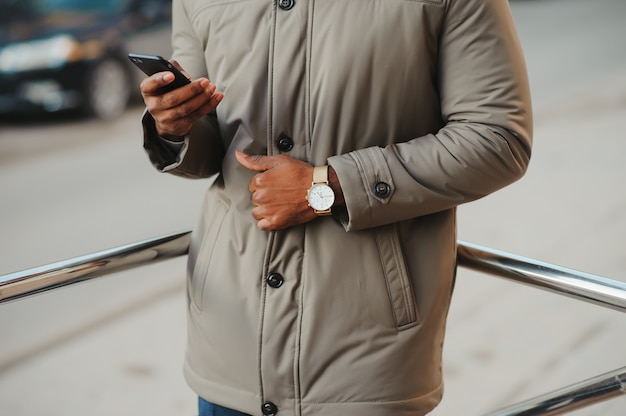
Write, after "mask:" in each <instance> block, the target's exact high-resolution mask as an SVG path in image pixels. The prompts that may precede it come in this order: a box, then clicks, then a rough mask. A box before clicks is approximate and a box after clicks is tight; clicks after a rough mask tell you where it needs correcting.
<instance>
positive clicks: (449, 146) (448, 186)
mask: <svg viewBox="0 0 626 416" xmlns="http://www.w3.org/2000/svg"><path fill="white" fill-rule="evenodd" d="M447 8H448V9H447V15H446V19H445V23H444V25H443V28H442V33H441V37H440V44H439V63H438V64H439V70H438V74H439V85H438V87H439V93H440V102H441V115H442V118H443V120H444V123H445V125H444V126H443V128H441V129H440V130H439V131H437V132H433V133H432V134H428V135H426V136H423V137H417V138H414V139H412V140H410V141H408V142H404V143H396V144H392V145H389V146H387V147H385V148H380V147H370V148H365V149H361V150H356V151H353V152H350V153H348V154H344V155H339V156H333V157H331V158H329V160H328V163H329V164H330V165H331V166H332V167H333V168H334V169H335V171H336V172H337V175H338V178H339V181H340V183H341V186H342V189H343V191H344V196H345V200H346V212H347V215H346V216H345V218H342V220H343V222H344V226H345V227H346V229H347V230H359V229H365V228H369V227H375V226H379V225H384V224H389V223H392V222H397V221H402V220H406V219H410V218H414V217H418V216H422V215H427V214H431V213H434V212H438V211H442V210H446V209H450V208H453V207H455V206H457V205H459V204H462V203H465V202H469V201H472V200H475V199H478V198H481V197H483V196H485V195H488V194H490V193H491V192H494V191H496V190H498V189H500V188H502V187H504V186H506V185H508V184H510V183H512V182H514V181H515V180H517V179H519V178H520V177H521V176H522V175H523V174H524V172H525V171H526V169H527V167H528V163H529V160H530V153H531V143H532V110H531V102H530V92H529V85H528V77H527V73H526V66H525V62H524V58H523V54H522V50H521V46H520V43H519V39H518V37H517V33H516V31H515V26H514V22H513V18H512V15H511V12H510V9H509V6H508V2H507V1H505V0H459V1H457V0H450V1H449V2H448V5H447Z"/></svg>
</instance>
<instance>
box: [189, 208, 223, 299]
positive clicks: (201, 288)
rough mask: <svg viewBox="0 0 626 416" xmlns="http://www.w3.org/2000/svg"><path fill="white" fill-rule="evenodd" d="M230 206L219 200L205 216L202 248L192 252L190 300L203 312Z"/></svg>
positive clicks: (201, 230) (200, 230) (194, 249)
mask: <svg viewBox="0 0 626 416" xmlns="http://www.w3.org/2000/svg"><path fill="white" fill-rule="evenodd" d="M228 208H229V207H228V204H227V203H226V202H225V201H223V200H218V201H217V203H215V204H214V205H213V208H212V209H211V210H209V212H208V213H206V214H204V215H205V218H206V219H207V222H206V223H205V224H204V225H203V227H202V228H201V229H199V230H198V231H199V232H202V233H203V235H202V238H201V242H200V246H199V247H197V248H194V247H192V248H191V250H190V256H191V257H190V261H192V262H193V263H192V264H191V273H189V276H190V277H189V278H190V281H189V282H188V285H187V290H188V296H189V300H190V302H191V304H192V305H194V306H195V307H196V308H197V309H198V310H202V305H203V302H204V294H205V290H206V282H207V280H208V279H209V268H210V265H211V260H212V258H213V253H214V252H215V247H216V245H217V244H216V243H217V241H218V237H219V235H220V231H221V229H222V226H223V224H224V217H225V216H226V213H227V212H228Z"/></svg>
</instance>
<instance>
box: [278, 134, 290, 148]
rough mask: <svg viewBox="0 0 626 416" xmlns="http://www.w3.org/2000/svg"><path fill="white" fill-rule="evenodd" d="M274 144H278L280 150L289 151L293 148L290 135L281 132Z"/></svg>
mask: <svg viewBox="0 0 626 416" xmlns="http://www.w3.org/2000/svg"><path fill="white" fill-rule="evenodd" d="M276 145H277V146H278V150H280V151H281V152H289V151H291V149H293V140H292V139H291V137H289V136H285V135H284V134H281V135H280V137H279V138H278V140H277V141H276Z"/></svg>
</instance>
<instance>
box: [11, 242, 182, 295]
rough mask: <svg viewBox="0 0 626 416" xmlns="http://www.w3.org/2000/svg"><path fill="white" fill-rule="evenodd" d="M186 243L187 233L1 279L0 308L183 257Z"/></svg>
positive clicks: (86, 256)
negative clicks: (26, 298)
mask: <svg viewBox="0 0 626 416" xmlns="http://www.w3.org/2000/svg"><path fill="white" fill-rule="evenodd" d="M189 241H190V232H189V231H187V232H183V233H179V234H172V235H168V236H164V237H158V238H153V239H149V240H145V241H141V242H138V243H134V244H128V245H125V246H121V247H116V248H112V249H109V250H103V251H99V252H97V253H93V254H88V255H85V256H81V257H76V258H74V259H70V260H64V261H59V262H56V263H52V264H48V265H46V266H40V267H35V268H32V269H27V270H23V271H19V272H15V273H10V274H7V275H4V276H0V304H2V303H5V302H9V301H12V300H17V299H20V298H23V297H27V296H31V295H35V294H37V293H41V292H46V291H48V290H51V289H57V288H60V287H63V286H68V285H72V284H74V283H79V282H84V281H86V280H91V279H95V278H97V277H102V276H106V275H109V274H113V273H118V272H121V271H124V270H127V269H131V268H134V267H140V266H145V265H147V264H151V263H154V262H156V261H161V260H167V259H169V258H172V257H177V256H182V255H185V254H187V252H188V250H189Z"/></svg>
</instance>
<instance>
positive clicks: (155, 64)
mask: <svg viewBox="0 0 626 416" xmlns="http://www.w3.org/2000/svg"><path fill="white" fill-rule="evenodd" d="M128 59H130V61H131V62H132V63H134V64H135V65H136V66H137V67H138V68H139V69H141V70H142V71H143V72H144V73H145V74H146V75H154V74H156V73H157V72H163V71H170V72H172V73H173V74H174V77H175V78H174V81H172V82H171V83H169V84H167V85H166V86H164V87H162V88H161V91H162V92H168V91H172V90H175V89H176V88H179V87H182V86H183V85H186V84H189V83H190V82H191V81H190V80H189V78H187V77H186V76H185V75H184V74H183V73H182V72H180V71H179V70H178V69H176V67H175V66H174V65H172V63H171V62H169V61H168V60H167V59H165V58H163V57H162V56H159V55H144V54H139V53H129V54H128Z"/></svg>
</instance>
